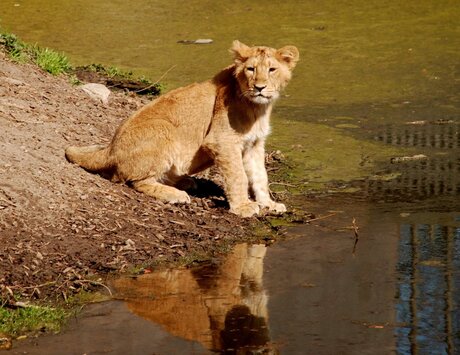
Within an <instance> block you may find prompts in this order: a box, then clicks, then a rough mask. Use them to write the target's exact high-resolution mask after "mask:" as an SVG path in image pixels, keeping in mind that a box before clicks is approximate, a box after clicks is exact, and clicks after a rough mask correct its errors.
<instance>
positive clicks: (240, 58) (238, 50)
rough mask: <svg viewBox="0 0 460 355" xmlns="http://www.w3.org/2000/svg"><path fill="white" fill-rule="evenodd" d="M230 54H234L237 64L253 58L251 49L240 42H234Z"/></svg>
mask: <svg viewBox="0 0 460 355" xmlns="http://www.w3.org/2000/svg"><path fill="white" fill-rule="evenodd" d="M230 52H231V53H233V55H234V57H235V62H237V63H243V62H245V61H246V59H248V58H249V57H250V56H251V53H250V52H251V47H249V46H247V45H245V44H244V43H241V42H240V41H238V40H235V41H233V43H232V47H231V48H230Z"/></svg>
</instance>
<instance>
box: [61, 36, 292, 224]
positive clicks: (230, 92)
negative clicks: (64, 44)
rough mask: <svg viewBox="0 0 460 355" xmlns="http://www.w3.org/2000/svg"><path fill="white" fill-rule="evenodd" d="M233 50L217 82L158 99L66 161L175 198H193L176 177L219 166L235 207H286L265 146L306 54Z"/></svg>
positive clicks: (236, 46)
mask: <svg viewBox="0 0 460 355" xmlns="http://www.w3.org/2000/svg"><path fill="white" fill-rule="evenodd" d="M231 51H232V52H233V54H234V58H235V59H234V64H233V65H231V66H230V67H227V68H225V69H224V70H222V71H221V72H220V73H218V74H217V75H216V76H215V77H214V78H213V79H212V80H210V81H206V82H203V83H199V84H192V85H189V86H187V87H183V88H179V89H176V90H173V91H171V92H169V93H167V94H166V95H163V96H161V97H159V98H158V99H156V100H154V101H153V102H151V103H149V104H148V105H146V106H145V107H143V108H142V109H140V110H139V111H137V112H136V113H134V115H132V116H131V117H130V118H129V119H127V120H126V121H124V122H123V123H122V124H121V126H120V127H119V128H118V130H117V131H116V133H115V136H114V137H113V139H112V142H111V143H110V144H109V145H108V146H107V147H101V146H89V147H69V148H67V150H66V157H67V159H68V160H69V161H71V162H73V163H75V164H78V165H80V166H81V167H83V168H85V169H86V170H88V171H91V172H96V173H101V174H104V175H106V176H108V177H109V178H110V179H111V180H112V181H115V182H122V183H128V182H129V183H131V184H132V186H133V187H134V188H135V189H136V190H138V191H141V192H144V193H146V194H148V195H150V196H153V197H155V198H158V199H160V200H163V201H167V202H171V203H177V202H190V197H189V196H188V194H187V193H186V192H185V191H181V190H179V189H177V188H176V187H174V186H175V184H176V183H178V182H179V181H180V180H181V179H183V178H184V177H186V176H188V175H193V174H196V173H198V172H200V171H202V170H204V169H206V168H208V167H210V166H211V165H213V164H216V165H217V167H218V168H219V169H220V171H221V173H222V176H223V178H224V189H225V193H226V196H227V199H228V202H229V204H230V211H231V212H233V213H236V214H239V215H241V216H243V217H248V216H252V215H254V214H257V213H259V209H260V208H261V207H262V208H268V209H269V210H270V211H273V212H276V213H282V212H285V211H286V207H285V206H284V205H283V204H281V203H276V202H274V201H273V200H272V199H271V198H270V195H269V189H268V179H267V172H266V170H265V166H264V144H265V138H266V137H267V135H268V134H269V132H270V125H269V119H270V114H271V110H272V105H273V102H274V101H275V100H276V99H277V98H278V96H279V92H280V90H282V89H283V88H284V87H285V86H286V84H287V83H288V81H289V80H290V78H291V70H292V69H293V68H294V66H295V65H296V63H297V61H298V59H299V52H298V50H297V48H296V47H294V46H287V47H283V48H281V49H279V50H276V49H273V48H268V47H248V46H246V45H244V44H242V43H240V42H238V41H234V42H233V46H232V48H231ZM249 190H252V192H253V195H254V197H255V201H251V200H250V199H249V194H248V191H249Z"/></svg>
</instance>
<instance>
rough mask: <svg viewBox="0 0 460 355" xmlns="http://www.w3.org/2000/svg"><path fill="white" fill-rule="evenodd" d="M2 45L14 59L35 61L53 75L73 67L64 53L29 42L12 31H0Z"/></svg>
mask: <svg viewBox="0 0 460 355" xmlns="http://www.w3.org/2000/svg"><path fill="white" fill-rule="evenodd" d="M0 46H3V47H4V48H5V51H6V53H7V54H8V55H9V56H10V58H11V59H12V60H13V61H15V62H18V63H26V62H31V63H34V64H36V65H38V66H39V67H40V68H41V69H43V70H44V71H47V72H48V73H51V74H53V75H59V74H62V73H68V72H69V71H70V70H71V69H72V66H71V65H70V63H69V60H68V59H67V57H66V56H65V55H64V54H63V53H59V52H56V51H53V50H51V49H49V48H42V47H39V46H38V45H30V44H27V43H25V42H23V41H21V40H20V39H19V38H18V37H16V36H15V35H14V34H11V33H5V32H0Z"/></svg>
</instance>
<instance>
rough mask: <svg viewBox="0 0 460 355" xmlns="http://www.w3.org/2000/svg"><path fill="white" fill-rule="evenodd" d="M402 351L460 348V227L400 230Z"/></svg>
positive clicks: (398, 332)
mask: <svg viewBox="0 0 460 355" xmlns="http://www.w3.org/2000/svg"><path fill="white" fill-rule="evenodd" d="M400 236H401V240H400V249H399V263H398V273H399V279H400V282H399V294H398V304H397V308H396V309H397V312H396V313H397V320H398V322H399V323H400V325H401V326H400V327H398V328H396V336H397V348H398V353H404V354H405V353H408V354H409V353H417V352H419V353H426V354H428V353H430V354H457V353H460V229H459V228H457V229H454V228H448V227H442V226H439V225H417V226H413V225H403V226H402V227H401V231H400Z"/></svg>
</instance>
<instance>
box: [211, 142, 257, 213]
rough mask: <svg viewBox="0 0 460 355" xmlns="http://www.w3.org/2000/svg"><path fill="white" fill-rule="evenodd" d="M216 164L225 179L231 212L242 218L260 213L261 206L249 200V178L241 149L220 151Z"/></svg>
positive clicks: (235, 147)
mask: <svg viewBox="0 0 460 355" xmlns="http://www.w3.org/2000/svg"><path fill="white" fill-rule="evenodd" d="M215 163H216V165H217V167H218V168H219V170H220V171H221V173H222V176H223V178H224V184H225V186H224V188H225V193H226V195H227V200H228V202H229V204H230V212H232V213H235V214H237V215H240V216H242V217H251V216H253V215H255V214H258V213H259V204H258V203H257V202H254V201H250V200H249V196H248V178H247V176H246V173H245V171H244V167H243V157H242V153H241V149H239V148H238V147H237V146H234V147H226V149H222V150H220V149H219V152H218V153H217V154H216V158H215Z"/></svg>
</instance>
